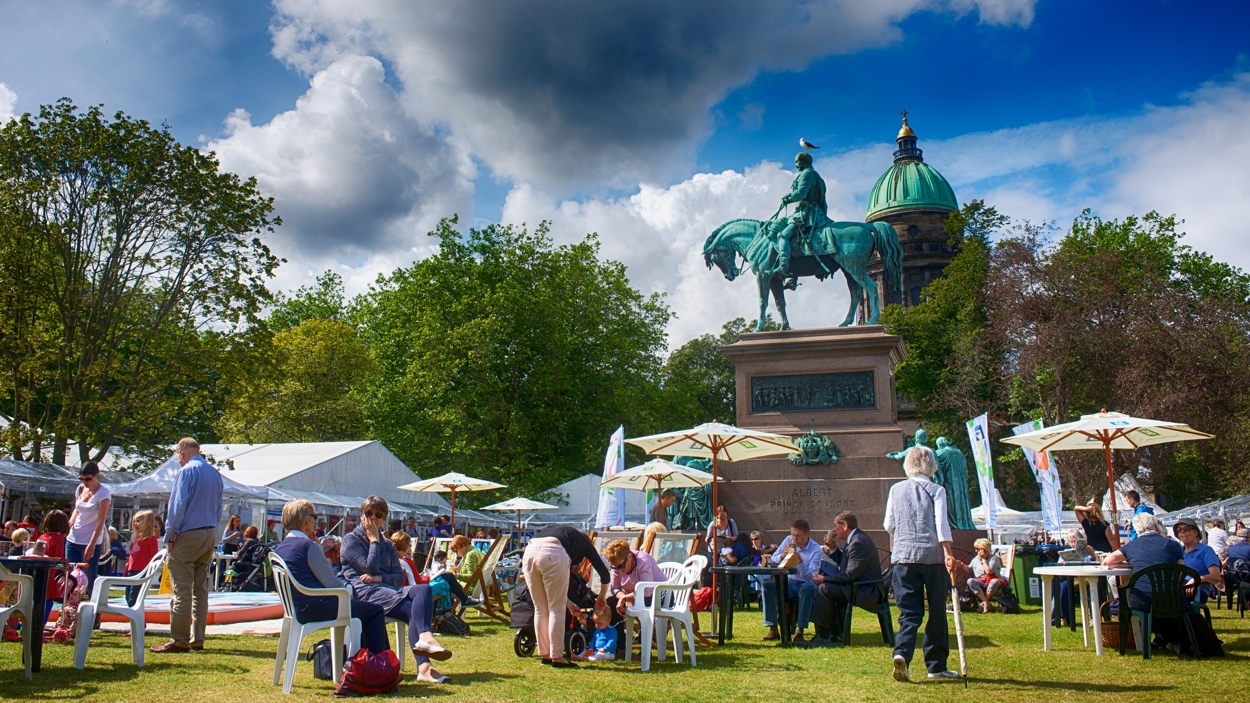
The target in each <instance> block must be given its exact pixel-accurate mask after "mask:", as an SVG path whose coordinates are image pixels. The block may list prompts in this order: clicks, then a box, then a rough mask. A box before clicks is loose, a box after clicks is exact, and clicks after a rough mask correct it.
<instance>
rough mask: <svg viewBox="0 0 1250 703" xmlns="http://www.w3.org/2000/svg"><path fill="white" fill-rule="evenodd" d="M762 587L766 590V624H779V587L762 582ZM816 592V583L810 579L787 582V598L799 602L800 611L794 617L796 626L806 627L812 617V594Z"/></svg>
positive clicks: (770, 625) (772, 625)
mask: <svg viewBox="0 0 1250 703" xmlns="http://www.w3.org/2000/svg"><path fill="white" fill-rule="evenodd" d="M760 587H761V588H762V589H763V591H764V624H765V625H767V626H769V627H776V626H777V589H776V588H775V587H774V586H773V584H771V583H761V584H760ZM815 593H816V584H814V583H812V582H810V581H795V580H794V579H790V580H788V581H787V582H786V600H787V601H793V600H797V601H798V602H799V608H798V613H796V615H795V618H794V620H795V621H794V623H793V624H794V626H795V627H796V628H797V629H800V630H802V629H804V628H806V627H807V623H808V621H809V620H811V619H812V595H814V594H815Z"/></svg>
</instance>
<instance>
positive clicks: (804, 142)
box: [799, 137, 820, 151]
mask: <svg viewBox="0 0 1250 703" xmlns="http://www.w3.org/2000/svg"><path fill="white" fill-rule="evenodd" d="M799 146H801V147H803V151H811V150H812V149H819V148H820V147H818V146H816V145H815V144H813V143H811V142H809V141H807V140H806V139H804V138H803V137H799Z"/></svg>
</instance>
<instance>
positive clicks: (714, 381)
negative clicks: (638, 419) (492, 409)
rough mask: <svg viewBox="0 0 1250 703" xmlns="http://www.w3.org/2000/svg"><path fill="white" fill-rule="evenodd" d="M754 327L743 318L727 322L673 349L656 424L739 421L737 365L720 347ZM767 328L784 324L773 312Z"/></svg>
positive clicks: (666, 364) (666, 366) (679, 425)
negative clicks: (716, 329)
mask: <svg viewBox="0 0 1250 703" xmlns="http://www.w3.org/2000/svg"><path fill="white" fill-rule="evenodd" d="M754 329H755V324H754V321H752V322H747V321H746V320H745V319H743V318H741V317H739V318H736V319H733V320H730V321H729V322H726V323H725V324H724V325H723V326H722V331H721V333H720V334H719V335H710V334H705V335H703V336H701V337H695V338H694V339H692V340H690V341H689V342H686V343H685V344H683V345H681V346H680V347H678V348H677V349H675V350H673V353H672V354H670V355H669V357H668V360H667V361H665V362H664V369H663V372H662V384H663V396H662V397H663V400H662V403H661V406H660V407H658V408H657V413H658V414H659V417H657V420H658V422H657V423H656V424H658V425H660V428H661V429H678V428H682V427H693V426H695V425H697V424H699V423H703V422H711V421H713V420H718V421H720V422H725V423H728V424H731V425H732V424H734V423H736V422H737V417H738V413H737V398H736V396H735V393H736V388H737V385H736V377H735V371H734V366H733V364H732V363H730V361H729V359H727V358H725V355H724V354H722V353H721V351H720V348H721V347H723V346H725V345H727V344H733V343H734V342H736V341H738V340H739V339H740V338H741V337H742V334H743V333H746V332H751V331H753V330H754ZM764 329H765V330H767V331H770V332H771V331H775V330H778V329H781V327H780V325H778V324H777V322H776V321H775V320H773V319H772V316H771V315H769V316H768V317H767V318H765V320H764ZM661 418H662V419H661Z"/></svg>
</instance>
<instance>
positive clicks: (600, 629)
mask: <svg viewBox="0 0 1250 703" xmlns="http://www.w3.org/2000/svg"><path fill="white" fill-rule="evenodd" d="M616 640H617V634H616V628H615V627H613V626H612V610H611V609H610V608H604V609H603V610H596V611H595V634H594V637H592V638H591V640H590V646H589V647H587V648H586V650H585V651H584V652H582V654H581V657H580V659H581V660H582V661H592V662H603V661H607V662H610V661H613V660H615V659H616Z"/></svg>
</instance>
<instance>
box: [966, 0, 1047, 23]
mask: <svg viewBox="0 0 1250 703" xmlns="http://www.w3.org/2000/svg"><path fill="white" fill-rule="evenodd" d="M1035 5H1037V0H951V9H953V10H955V11H957V12H972V11H973V10H975V11H976V12H977V14H978V15H979V16H980V18H981V22H982V23H984V24H1000V25H1004V24H1016V25H1020V26H1021V27H1027V26H1029V25H1030V24H1033V11H1034V6H1035Z"/></svg>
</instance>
